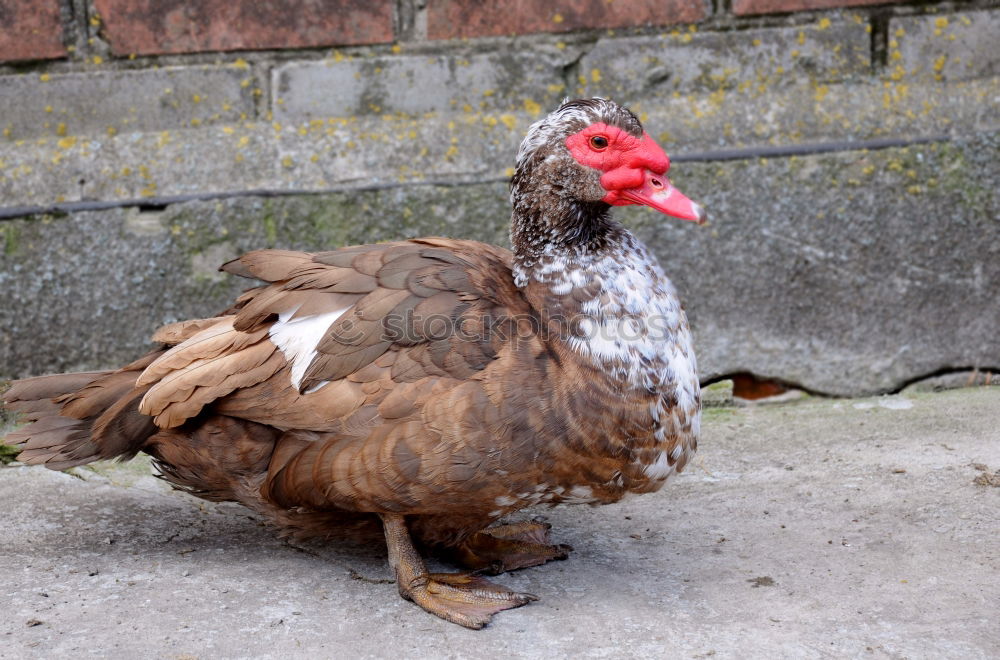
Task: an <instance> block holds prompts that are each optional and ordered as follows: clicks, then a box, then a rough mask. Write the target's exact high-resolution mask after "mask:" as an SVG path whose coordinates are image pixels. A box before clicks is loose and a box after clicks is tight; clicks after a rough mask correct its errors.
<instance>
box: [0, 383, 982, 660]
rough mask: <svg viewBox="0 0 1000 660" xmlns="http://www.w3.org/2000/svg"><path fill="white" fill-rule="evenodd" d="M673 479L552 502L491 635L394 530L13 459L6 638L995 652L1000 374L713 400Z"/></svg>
mask: <svg viewBox="0 0 1000 660" xmlns="http://www.w3.org/2000/svg"><path fill="white" fill-rule="evenodd" d="M705 418H706V419H705V425H704V426H705V432H704V438H703V443H702V452H701V454H700V456H699V458H698V459H697V460H696V461H695V463H694V465H692V466H691V468H690V469H689V470H688V471H687V472H686V473H685V474H683V475H681V476H680V477H678V478H676V479H674V480H673V482H672V483H670V484H668V486H667V487H666V488H665V489H664V490H662V491H661V492H659V493H656V494H653V495H646V496H642V497H636V498H634V499H629V500H626V501H625V502H622V503H620V504H617V505H614V506H608V507H602V508H593V509H592V508H589V507H583V506H577V507H570V508H563V509H554V510H549V511H544V512H542V513H543V515H545V516H547V517H548V519H549V521H550V522H552V523H553V532H554V537H555V539H556V540H558V541H559V542H564V543H570V544H572V545H573V546H574V547H575V548H576V552H575V553H574V554H573V556H572V557H571V558H570V559H569V560H568V561H565V562H556V563H553V564H549V565H547V566H543V567H539V568H535V569H528V570H525V571H520V572H517V573H514V574H510V575H506V576H502V577H500V578H497V579H498V581H500V582H502V583H504V584H506V585H509V586H511V587H513V588H516V589H518V590H525V591H530V592H533V593H536V594H538V595H539V596H541V600H540V601H539V602H537V603H533V604H531V605H529V606H527V607H523V608H520V609H517V610H512V611H509V612H504V613H501V614H500V615H498V616H497V617H496V618H495V619H494V622H493V623H492V625H490V626H489V627H488V628H487V629H485V630H482V631H479V632H474V631H469V630H465V629H462V628H459V627H458V626H455V625H453V624H449V623H446V622H444V621H442V620H439V619H437V618H435V617H432V616H430V615H428V614H426V613H424V612H423V611H421V610H420V609H418V608H417V607H415V606H413V605H412V604H410V603H407V602H404V601H403V600H401V599H400V598H399V597H398V596H397V595H396V588H395V586H394V585H393V584H390V583H389V582H388V581H389V578H390V574H389V571H388V569H387V567H386V564H385V551H384V549H383V548H381V547H371V548H365V547H361V548H358V547H349V546H344V545H338V544H336V543H333V544H329V545H327V546H325V547H323V546H302V547H293V546H290V545H288V544H285V543H283V542H281V541H279V540H277V539H276V538H275V537H274V536H273V534H272V533H271V532H269V531H268V530H267V529H266V528H264V527H262V526H261V525H260V523H258V522H257V520H256V519H255V518H254V517H253V516H251V515H249V514H248V512H247V511H245V510H244V509H242V508H240V507H238V506H235V505H228V504H224V505H215V504H209V503H204V502H201V501H199V500H196V499H194V498H192V497H189V496H186V495H183V494H179V493H175V492H172V491H170V490H169V489H168V488H167V487H166V486H165V485H164V484H163V483H162V482H160V481H158V480H156V479H153V478H152V477H150V476H148V474H149V473H148V470H149V467H148V464H147V463H144V462H138V463H133V464H131V465H125V466H113V467H112V466H106V465H102V466H97V467H96V468H95V469H93V470H91V469H77V470H76V473H75V475H70V474H65V473H54V472H50V471H48V470H44V469H40V468H27V467H21V466H8V467H6V468H0V530H2V532H0V594H2V607H0V611H2V612H3V616H2V617H0V657H3V658H22V657H26V658H35V657H37V658H53V657H66V656H68V655H69V654H73V655H74V656H77V657H79V656H102V657H122V658H175V659H179V658H237V657H253V658H257V657H261V658H317V657H331V658H333V657H339V658H379V657H395V658H404V657H405V658H411V657H415V658H439V657H457V658H464V657H476V658H494V657H532V658H533V657H539V658H541V657H545V658H556V657H676V658H709V657H712V658H786V657H790V658H799V657H802V658H817V657H837V658H840V657H860V658H996V657H998V656H1000V614H998V611H1000V610H998V605H1000V513H998V512H1000V487H996V486H997V485H998V484H1000V474H996V473H997V471H998V470H1000V388H978V389H966V390H955V391H949V392H945V393H939V394H917V393H913V394H906V395H904V396H894V397H887V398H881V399H863V400H822V399H811V398H807V399H805V400H802V401H798V402H794V403H786V404H780V405H767V406H756V407H747V408H709V409H707V410H706V413H705Z"/></svg>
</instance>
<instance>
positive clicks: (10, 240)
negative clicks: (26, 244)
mask: <svg viewBox="0 0 1000 660" xmlns="http://www.w3.org/2000/svg"><path fill="white" fill-rule="evenodd" d="M0 237H2V240H0V243H2V244H3V253H4V255H6V256H8V257H11V256H13V255H15V254H17V250H18V246H19V244H20V240H21V229H20V227H18V226H17V225H15V224H13V223H4V224H3V225H0Z"/></svg>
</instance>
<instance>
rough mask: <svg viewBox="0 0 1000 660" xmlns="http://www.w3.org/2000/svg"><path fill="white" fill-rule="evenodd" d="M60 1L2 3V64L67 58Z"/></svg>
mask: <svg viewBox="0 0 1000 660" xmlns="http://www.w3.org/2000/svg"><path fill="white" fill-rule="evenodd" d="M62 39H63V31H62V18H61V17H60V15H59V0H0V62H15V61H19V60H49V59H53V58H56V57H65V55H66V46H64V45H63V41H62Z"/></svg>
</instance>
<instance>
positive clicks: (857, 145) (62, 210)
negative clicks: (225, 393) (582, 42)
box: [0, 134, 952, 221]
mask: <svg viewBox="0 0 1000 660" xmlns="http://www.w3.org/2000/svg"><path fill="white" fill-rule="evenodd" d="M951 139H952V138H951V136H949V135H946V134H936V135H926V136H921V137H915V138H877V139H872V140H856V141H851V140H839V141H834V142H813V143H805V144H792V145H782V146H758V147H745V148H737V149H719V150H715V151H695V152H690V153H681V154H679V155H677V156H673V157H671V159H670V160H671V161H672V162H674V163H710V162H720V161H732V160H754V159H758V158H789V157H793V156H811V155H814V154H824V153H837V152H849V151H866V150H879V149H891V148H895V147H908V146H913V145H919V144H929V143H932V142H948V141H950V140H951ZM507 180H508V177H505V176H491V177H476V178H461V179H454V178H452V179H447V180H445V179H426V180H423V181H409V182H406V183H398V182H393V183H374V184H373V183H368V184H365V183H362V184H361V185H357V184H352V183H344V184H341V185H339V186H334V187H330V188H313V189H297V188H291V189H273V188H251V189H247V190H230V191H215V192H211V191H210V192H203V193H188V194H184V195H164V196H159V197H143V198H139V199H117V200H83V201H78V202H59V203H55V204H38V205H25V206H5V207H0V221H2V220H13V219H16V218H23V217H26V216H32V215H68V214H70V213H76V212H80V211H105V210H108V209H114V208H132V207H138V208H139V209H144V208H145V209H157V210H158V209H162V208H166V207H167V206H170V205H171V204H183V203H185V202H195V201H211V200H220V199H232V198H235V197H291V196H295V195H310V196H314V195H326V194H332V193H342V192H349V191H357V192H367V191H372V190H388V189H393V188H406V187H416V186H447V187H457V186H466V185H470V184H474V183H499V182H502V181H507Z"/></svg>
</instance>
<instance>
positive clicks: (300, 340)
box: [268, 307, 350, 392]
mask: <svg viewBox="0 0 1000 660" xmlns="http://www.w3.org/2000/svg"><path fill="white" fill-rule="evenodd" d="M348 309H350V307H344V308H343V309H338V310H335V311H332V312H327V313H326V314H317V315H316V316H303V317H302V318H297V319H293V318H292V315H293V314H295V312H296V311H297V310H298V307H296V308H295V309H292V310H289V311H287V312H282V313H281V314H279V315H278V320H277V321H275V322H274V324H273V325H272V326H271V328H270V329H269V330H268V335H269V336H270V338H271V342H272V343H273V344H274V345H275V346H277V347H278V349H279V350H280V351H281V353H282V354H283V355H284V356H285V359H286V360H288V362H289V364H291V365H292V385H294V386H295V388H296V389H298V388H299V387H300V386H301V385H302V379H303V378H305V375H306V369H308V368H309V365H310V364H312V361H313V359H315V357H316V347H317V346H318V345H319V342H320V341H321V340H322V339H323V336H324V335H325V334H326V331H327V330H329V329H330V326H331V325H333V324H334V322H335V321H336V320H337V319H338V318H340V317H341V316H342V315H343V314H344V312H346V311H347V310H348ZM324 384H325V383H324ZM322 385H323V384H320V385H318V386H317V387H314V388H313V389H312V390H310V392H312V391H315V390H317V389H319V388H320V387H321V386H322Z"/></svg>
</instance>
